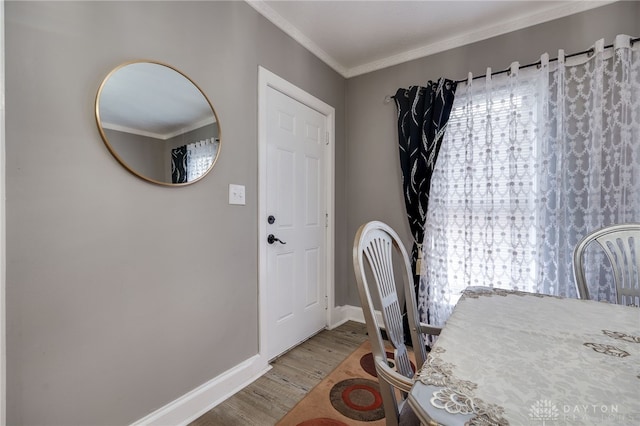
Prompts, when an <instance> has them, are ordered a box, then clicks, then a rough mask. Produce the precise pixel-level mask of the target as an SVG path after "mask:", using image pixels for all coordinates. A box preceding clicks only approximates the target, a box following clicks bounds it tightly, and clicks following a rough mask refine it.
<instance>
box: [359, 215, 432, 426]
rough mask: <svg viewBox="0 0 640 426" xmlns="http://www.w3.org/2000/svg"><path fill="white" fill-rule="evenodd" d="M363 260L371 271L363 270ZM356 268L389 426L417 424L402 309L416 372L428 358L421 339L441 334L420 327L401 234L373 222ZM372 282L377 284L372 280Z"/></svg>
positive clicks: (362, 235) (365, 230)
mask: <svg viewBox="0 0 640 426" xmlns="http://www.w3.org/2000/svg"><path fill="white" fill-rule="evenodd" d="M365 258H366V260H367V262H366V264H367V265H368V268H365ZM394 258H395V259H396V262H395V264H396V267H395V268H394ZM353 267H354V270H355V275H356V281H357V284H358V292H359V294H360V302H361V304H362V310H363V312H364V318H365V322H366V325H367V332H368V334H369V340H370V343H371V350H372V353H373V358H374V363H375V367H376V372H377V374H378V382H379V384H380V394H381V396H382V401H383V405H384V411H385V418H386V423H387V426H397V425H398V424H400V425H402V424H419V421H418V420H417V417H415V414H414V413H413V412H412V411H411V408H410V407H409V404H406V403H405V402H406V396H407V393H408V392H409V391H410V390H411V386H412V385H413V381H414V375H415V371H414V370H413V368H412V366H411V360H410V358H409V351H408V349H407V346H406V345H405V332H404V329H403V325H402V323H403V320H402V318H403V312H402V311H403V306H404V305H405V303H406V312H407V319H408V323H409V328H410V334H411V342H412V348H413V353H414V356H415V360H416V368H417V369H419V368H420V366H422V364H423V363H424V362H425V360H426V356H427V352H426V347H425V339H424V338H423V334H429V335H438V334H440V328H439V327H433V326H430V325H428V324H424V323H421V322H420V319H419V316H418V309H417V305H416V300H415V295H414V286H413V274H412V273H411V265H410V262H409V256H408V255H407V251H406V250H405V248H404V245H403V244H402V242H401V241H400V238H399V237H398V234H397V233H396V232H395V231H394V230H393V229H392V228H391V227H389V226H388V225H386V224H384V223H382V222H378V221H373V222H368V223H366V224H364V225H362V226H361V227H360V229H358V232H357V233H356V236H355V240H354V243H353ZM367 272H368V273H369V274H368V273H367ZM396 275H401V276H402V279H401V280H397V279H396ZM369 276H372V277H373V279H372V280H370V279H369V278H368V277H369ZM398 283H400V284H398ZM374 298H375V303H376V305H374ZM375 306H379V307H380V309H381V310H380V313H379V314H378V313H377V312H376V311H375V309H374V307H375ZM381 328H384V329H385V331H386V335H387V339H388V341H389V343H390V344H391V346H393V353H394V355H393V357H394V359H393V360H388V359H387V350H386V348H385V343H384V340H383V337H382V332H381ZM389 361H393V363H392V364H393V365H395V368H392V367H390V364H389Z"/></svg>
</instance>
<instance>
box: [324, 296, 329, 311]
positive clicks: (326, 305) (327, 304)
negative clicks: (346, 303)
mask: <svg viewBox="0 0 640 426" xmlns="http://www.w3.org/2000/svg"><path fill="white" fill-rule="evenodd" d="M324 309H325V311H326V310H328V309H329V296H328V295H326V294H325V296H324Z"/></svg>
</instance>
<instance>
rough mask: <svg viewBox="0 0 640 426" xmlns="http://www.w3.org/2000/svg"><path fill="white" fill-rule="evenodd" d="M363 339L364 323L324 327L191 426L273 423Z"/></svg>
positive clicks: (276, 360) (364, 333)
mask: <svg viewBox="0 0 640 426" xmlns="http://www.w3.org/2000/svg"><path fill="white" fill-rule="evenodd" d="M366 339H367V334H366V326H365V325H364V324H360V323H357V322H352V321H349V322H347V323H345V324H343V325H341V326H340V327H337V328H336V329H334V330H323V331H321V332H320V333H318V334H316V335H315V336H313V337H312V338H310V339H309V340H307V341H305V342H303V343H302V344H300V345H299V346H297V347H295V348H293V349H291V350H290V351H289V352H287V353H285V354H283V355H282V356H280V357H279V358H276V359H275V360H274V361H273V362H272V363H271V365H272V367H273V368H272V369H271V370H269V371H268V372H267V373H266V374H265V375H263V376H262V377H260V378H259V379H258V380H256V381H255V382H253V383H252V384H250V385H249V386H247V387H246V388H244V389H243V390H241V391H240V392H238V393H236V394H235V395H233V396H232V397H231V398H229V399H227V400H226V401H224V402H223V403H222V404H220V405H218V406H217V407H215V408H213V409H212V410H211V411H209V412H207V413H206V414H204V415H203V416H202V417H200V418H198V419H196V420H195V421H194V422H192V423H191V424H190V426H269V425H274V424H276V422H277V421H278V420H280V419H281V418H282V417H283V416H284V415H285V414H286V413H287V412H289V410H291V409H292V408H293V406H294V405H296V404H297V403H298V401H300V400H301V399H302V398H303V397H304V396H305V395H306V394H307V393H308V392H309V391H310V390H311V389H313V387H314V386H315V385H317V384H318V383H320V381H321V380H322V379H323V378H324V377H325V376H326V375H327V374H329V373H330V372H331V371H333V369H334V368H336V367H337V366H338V364H340V362H342V361H343V360H344V359H345V358H346V357H347V356H348V355H349V354H350V353H351V352H353V351H354V350H355V349H356V348H357V347H358V346H360V345H361V344H362V342H364V341H365V340H366Z"/></svg>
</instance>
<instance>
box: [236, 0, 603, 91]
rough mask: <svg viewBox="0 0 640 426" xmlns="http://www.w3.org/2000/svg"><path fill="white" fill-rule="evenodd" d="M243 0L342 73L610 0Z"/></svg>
mask: <svg viewBox="0 0 640 426" xmlns="http://www.w3.org/2000/svg"><path fill="white" fill-rule="evenodd" d="M246 1H247V3H249V4H250V5H251V6H252V7H253V8H254V9H256V10H257V11H258V12H259V13H261V14H262V15H264V16H265V17H266V18H267V19H269V20H270V21H271V22H273V23H274V24H275V25H276V26H278V27H279V28H281V29H282V30H283V31H285V32H286V33H287V34H289V35H290V36H291V37H293V38H294V39H295V40H297V41H298V42H299V43H300V44H302V45H303V46H305V47H306V48H307V49H309V50H310V51H311V52H312V53H314V54H315V55H316V56H318V57H319V58H320V59H322V60H323V61H324V62H325V63H327V64H328V65H329V66H331V67H332V68H333V69H334V70H336V71H337V72H339V73H340V74H342V75H343V76H344V77H346V78H349V77H354V76H356V75H360V74H364V73H367V72H371V71H375V70H378V69H381V68H385V67H388V66H391V65H396V64H399V63H402V62H406V61H410V60H412V59H416V58H421V57H424V56H428V55H431V54H433V53H437V52H441V51H444V50H448V49H451V48H454V47H458V46H462V45H465V44H468V43H473V42H475V41H479V40H484V39H487V38H489V37H494V36H496V35H500V34H504V33H507V32H510V31H514V30H518V29H521V28H525V27H528V26H531V25H536V24H539V23H542V22H546V21H550V20H552V19H556V18H560V17H563V16H567V15H571V14H573V13H578V12H582V11H584V10H588V9H591V8H594V7H599V6H602V5H604V4H608V3H612V2H613V1H611V0H609V1H591V0H587V1H585V0H571V1H541V0H538V1H525V0H500V1H481V0H475V1H473V0H472V1H469V0H467V1H458V0H449V1H442V0H440V1H436V0H413V1H409V0H359V1H353V0H342V1H335V0H288V1H281V0H275V1H274V0H246Z"/></svg>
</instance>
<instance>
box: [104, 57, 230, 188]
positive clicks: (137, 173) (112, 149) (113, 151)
mask: <svg viewBox="0 0 640 426" xmlns="http://www.w3.org/2000/svg"><path fill="white" fill-rule="evenodd" d="M136 64H151V65H157V66H161V67H166V68H167V69H168V70H172V71H173V72H175V73H177V74H179V75H180V76H182V77H183V78H184V79H185V80H186V82H189V83H191V85H193V88H195V89H196V90H197V92H199V94H201V95H202V97H203V98H204V100H205V101H206V103H207V105H208V107H209V109H210V110H211V113H212V118H213V122H214V123H215V124H216V126H217V135H214V139H215V141H216V142H217V149H216V153H215V157H214V158H213V160H212V161H211V165H210V166H209V167H208V169H207V170H206V171H205V172H203V173H202V174H201V175H199V176H198V177H197V178H195V179H193V180H191V181H188V182H181V183H173V182H169V181H161V180H159V179H154V178H152V177H149V176H146V175H145V174H143V173H141V172H140V171H139V170H136V168H135V167H132V166H131V165H130V164H129V163H128V162H127V161H126V160H125V159H124V158H123V156H122V155H121V153H119V152H118V151H117V150H116V149H115V147H114V146H113V145H112V143H111V142H110V141H109V138H108V137H107V134H106V132H105V127H104V126H103V121H102V119H101V111H100V101H101V99H102V96H103V91H104V89H105V86H106V85H107V83H108V82H109V81H110V79H111V78H112V77H113V76H114V75H115V74H116V73H117V72H119V71H121V70H123V69H124V68H126V67H128V66H130V65H136ZM95 117H96V124H97V126H98V131H99V132H100V136H101V137H102V141H103V142H104V144H105V146H106V147H107V149H108V150H109V152H110V153H111V155H113V157H114V158H115V159H116V160H117V161H118V162H119V163H120V164H121V165H122V166H123V167H124V168H125V169H126V170H128V171H129V172H130V173H132V174H133V175H135V176H137V177H139V178H140V179H143V180H146V181H147V182H151V183H155V184H157V185H163V186H170V187H179V186H186V185H191V184H193V183H195V182H198V181H199V180H201V179H203V178H204V177H205V176H206V175H208V174H209V172H211V170H212V169H213V167H214V166H215V164H216V162H217V161H218V158H219V157H220V148H221V145H222V137H221V136H222V130H221V128H220V120H219V119H218V114H217V113H216V110H215V108H214V107H213V105H212V104H211V101H210V100H209V98H208V97H207V95H206V94H205V93H204V91H203V90H202V89H201V88H200V86H198V85H197V84H196V83H195V82H194V81H193V80H192V79H191V78H189V76H187V75H186V74H185V73H183V72H182V71H180V70H178V69H177V68H175V67H173V66H171V65H168V64H166V63H163V62H159V61H154V60H135V61H128V62H124V63H122V64H120V65H118V66H117V67H115V68H114V69H112V70H111V71H110V72H109V73H108V74H107V75H106V77H105V78H104V79H103V81H102V83H101V84H100V87H99V88H98V92H97V94H96V100H95ZM185 144H186V143H185ZM168 160H169V161H170V159H168Z"/></svg>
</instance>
